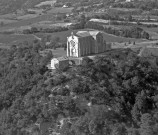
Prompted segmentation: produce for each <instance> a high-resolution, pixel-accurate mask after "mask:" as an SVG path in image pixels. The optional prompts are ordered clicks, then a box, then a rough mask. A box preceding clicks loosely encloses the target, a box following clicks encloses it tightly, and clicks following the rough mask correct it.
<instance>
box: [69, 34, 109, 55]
mask: <svg viewBox="0 0 158 135" xmlns="http://www.w3.org/2000/svg"><path fill="white" fill-rule="evenodd" d="M106 50H107V47H106V41H105V40H104V38H103V33H101V32H99V31H78V32H77V33H76V34H73V33H72V34H71V36H70V37H68V38H67V56H68V57H83V56H87V55H92V54H98V53H103V52H105V51H106Z"/></svg>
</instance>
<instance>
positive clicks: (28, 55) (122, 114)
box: [0, 42, 158, 135]
mask: <svg viewBox="0 0 158 135" xmlns="http://www.w3.org/2000/svg"><path fill="white" fill-rule="evenodd" d="M41 50H43V46H42V45H41V44H40V43H38V42H36V43H33V44H27V45H26V44H23V45H21V46H18V47H17V46H13V47H11V49H9V50H3V49H1V50H0V57H1V60H0V135H32V134H33V133H37V134H40V133H41V134H42V135H47V134H49V133H50V134H51V133H52V134H53V133H58V134H61V135H79V134H81V135H157V133H158V126H157V125H158V110H157V107H158V95H157V90H158V87H157V86H158V70H157V68H156V67H154V66H153V65H152V64H151V63H149V62H148V61H147V59H145V58H141V57H138V56H137V55H136V54H135V53H134V52H132V51H131V50H129V49H127V50H117V51H113V52H108V53H107V54H106V55H105V56H96V58H95V59H94V60H91V59H89V58H88V57H85V58H84V60H83V63H82V65H80V66H73V67H72V68H69V69H68V70H66V71H61V70H56V71H54V72H51V71H49V70H48V69H47V68H46V63H48V62H49V61H50V59H51V58H52V57H53V55H52V54H50V53H49V54H48V55H46V56H41V55H40V54H39V51H41ZM46 125H47V126H46Z"/></svg>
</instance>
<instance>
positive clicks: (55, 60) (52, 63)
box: [51, 58, 59, 69]
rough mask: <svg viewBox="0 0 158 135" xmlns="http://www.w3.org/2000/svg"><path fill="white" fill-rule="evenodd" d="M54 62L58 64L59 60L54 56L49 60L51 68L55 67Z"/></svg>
mask: <svg viewBox="0 0 158 135" xmlns="http://www.w3.org/2000/svg"><path fill="white" fill-rule="evenodd" d="M55 64H59V61H58V60H57V59H56V58H54V59H52V60H51V68H52V69H56V68H55Z"/></svg>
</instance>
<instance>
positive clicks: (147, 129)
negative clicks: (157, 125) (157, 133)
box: [140, 113, 154, 135]
mask: <svg viewBox="0 0 158 135" xmlns="http://www.w3.org/2000/svg"><path fill="white" fill-rule="evenodd" d="M153 125H154V122H153V120H152V116H151V114H149V113H145V114H143V115H142V117H141V126H140V127H141V128H140V135H154V131H153Z"/></svg>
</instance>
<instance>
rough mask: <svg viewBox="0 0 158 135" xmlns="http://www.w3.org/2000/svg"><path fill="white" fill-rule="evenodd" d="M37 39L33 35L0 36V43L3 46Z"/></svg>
mask: <svg viewBox="0 0 158 135" xmlns="http://www.w3.org/2000/svg"><path fill="white" fill-rule="evenodd" d="M33 39H35V38H34V37H33V36H32V35H15V34H14V35H12V34H0V43H2V44H7V45H9V44H13V43H14V44H17V43H20V42H23V41H32V40H33Z"/></svg>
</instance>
